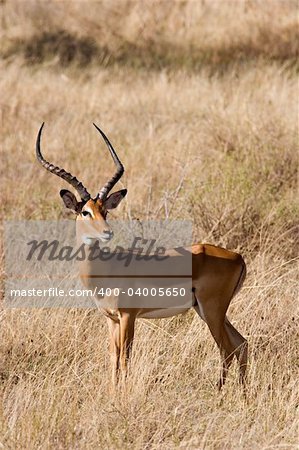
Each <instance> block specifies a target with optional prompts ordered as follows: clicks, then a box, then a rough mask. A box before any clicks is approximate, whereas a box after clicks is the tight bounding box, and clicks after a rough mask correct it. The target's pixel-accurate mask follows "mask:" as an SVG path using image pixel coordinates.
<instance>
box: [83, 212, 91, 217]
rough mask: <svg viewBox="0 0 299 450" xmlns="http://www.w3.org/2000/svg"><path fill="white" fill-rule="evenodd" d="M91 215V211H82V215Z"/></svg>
mask: <svg viewBox="0 0 299 450" xmlns="http://www.w3.org/2000/svg"><path fill="white" fill-rule="evenodd" d="M90 215H91V214H90V212H88V211H82V216H84V217H88V216H90Z"/></svg>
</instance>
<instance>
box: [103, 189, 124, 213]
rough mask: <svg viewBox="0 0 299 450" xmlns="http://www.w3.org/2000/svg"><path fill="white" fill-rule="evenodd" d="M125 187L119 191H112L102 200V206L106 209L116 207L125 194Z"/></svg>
mask: <svg viewBox="0 0 299 450" xmlns="http://www.w3.org/2000/svg"><path fill="white" fill-rule="evenodd" d="M127 192H128V191H127V189H122V190H121V191H117V192H113V194H111V195H109V197H108V198H107V199H106V200H105V202H104V207H105V208H106V209H114V208H116V207H117V206H118V205H119V203H120V202H121V201H122V199H123V198H124V197H125V196H126V195H127Z"/></svg>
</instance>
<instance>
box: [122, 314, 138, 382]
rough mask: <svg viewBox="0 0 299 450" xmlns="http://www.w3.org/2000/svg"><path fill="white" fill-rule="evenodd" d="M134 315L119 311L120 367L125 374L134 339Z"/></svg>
mask: <svg viewBox="0 0 299 450" xmlns="http://www.w3.org/2000/svg"><path fill="white" fill-rule="evenodd" d="M135 319H136V317H135V315H134V314H132V313H130V312H121V313H120V369H121V372H122V374H123V378H125V376H126V371H127V363H128V360H129V358H130V354H131V350H132V344H133V339H134V327H135Z"/></svg>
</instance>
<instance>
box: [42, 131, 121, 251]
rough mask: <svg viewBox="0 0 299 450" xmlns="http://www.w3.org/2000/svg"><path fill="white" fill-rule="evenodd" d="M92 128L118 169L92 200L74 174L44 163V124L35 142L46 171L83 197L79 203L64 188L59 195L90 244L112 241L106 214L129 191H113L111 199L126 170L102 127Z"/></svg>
mask: <svg viewBox="0 0 299 450" xmlns="http://www.w3.org/2000/svg"><path fill="white" fill-rule="evenodd" d="M93 125H94V126H95V128H96V129H97V130H98V131H99V133H100V134H101V136H102V137H103V139H104V141H105V143H106V145H107V147H108V150H109V152H110V154H111V156H112V159H113V161H114V163H115V166H116V172H115V174H114V175H113V176H112V177H111V178H110V179H109V180H108V181H107V183H106V184H104V186H103V187H102V188H101V189H100V191H99V192H98V193H97V195H96V197H95V198H91V196H90V194H89V192H88V191H87V189H86V188H85V187H84V185H83V184H82V183H81V182H80V181H79V180H78V179H77V178H76V177H74V176H73V175H72V174H71V173H68V172H66V171H65V170H64V169H60V168H59V167H58V166H54V165H53V164H51V163H49V162H48V161H46V160H45V158H44V157H43V155H42V153H41V148H40V141H41V135H42V130H43V127H44V123H43V124H42V126H41V127H40V130H39V132H38V135H37V140H36V157H37V160H38V161H39V162H40V163H41V165H42V166H43V167H44V168H45V169H46V170H48V171H49V172H51V173H53V174H54V175H57V176H58V177H60V178H62V179H63V180H65V181H67V182H68V183H69V184H70V185H71V186H73V188H75V190H76V191H77V193H78V194H79V195H80V201H78V200H77V198H76V196H75V195H74V194H73V193H72V192H70V191H68V190H67V189H62V190H61V191H60V196H61V198H62V200H63V202H64V204H65V206H66V207H67V208H69V209H71V210H72V211H73V212H74V213H75V214H76V217H77V224H78V225H79V229H80V235H81V239H82V241H83V242H84V243H85V244H87V245H92V243H93V242H94V240H100V241H102V242H108V241H110V239H112V237H113V231H112V230H111V228H110V226H109V224H108V223H107V221H106V217H107V213H108V211H109V210H110V209H114V208H116V207H117V206H118V205H119V203H120V202H121V200H122V199H123V198H124V197H125V195H126V194H127V190H126V189H121V190H120V191H117V192H113V193H112V194H110V195H109V196H108V194H109V192H110V191H111V189H112V188H113V187H114V186H115V184H116V183H117V182H118V181H119V180H120V178H121V176H122V175H123V173H124V167H123V165H122V163H121V162H120V160H119V158H118V156H117V154H116V152H115V150H114V148H113V147H112V144H111V143H110V141H109V139H108V138H107V136H106V135H105V134H104V133H103V131H102V130H101V129H100V128H99V127H97V126H96V125H95V124H93ZM77 230H78V228H77Z"/></svg>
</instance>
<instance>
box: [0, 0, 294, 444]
mask: <svg viewBox="0 0 299 450" xmlns="http://www.w3.org/2000/svg"><path fill="white" fill-rule="evenodd" d="M81 5H82V3H79V2H71V3H67V2H55V4H54V3H53V2H19V3H17V2H3V4H2V5H1V8H2V11H4V12H5V15H4V16H3V20H2V22H3V27H2V31H1V33H2V36H1V37H3V39H4V40H3V42H4V44H5V45H4V47H5V48H4V50H5V52H4V53H5V54H6V57H5V59H3V60H2V61H1V71H2V76H1V81H0V86H1V88H0V89H1V109H2V146H1V147H2V148H1V150H2V166H1V183H2V186H1V205H0V208H1V217H2V218H3V219H19V218H24V219H31V220H35V219H55V218H61V217H66V213H65V212H64V210H63V208H62V204H61V200H60V198H59V195H58V191H59V189H60V187H61V186H63V182H62V181H61V182H60V181H59V182H58V180H57V179H55V177H51V176H50V175H48V174H47V173H45V172H44V171H43V170H41V169H40V167H39V166H38V165H37V163H36V162H35V157H34V144H35V137H36V133H37V130H38V128H39V126H40V123H41V122H42V121H45V122H46V127H45V130H44V140H43V148H44V153H45V155H46V156H47V157H48V158H49V159H51V160H53V162H55V163H56V164H58V165H61V166H64V167H65V168H66V169H68V170H70V171H71V172H74V173H75V174H76V175H77V176H78V177H79V178H82V180H83V181H84V183H85V184H86V185H87V187H88V188H89V189H90V190H91V191H92V192H93V193H94V192H96V191H97V189H98V188H99V186H100V185H101V183H102V182H103V180H105V178H106V177H107V176H109V175H110V173H111V170H112V163H111V162H110V161H107V158H106V153H105V148H104V146H103V144H102V143H101V141H99V138H98V136H97V134H96V133H95V131H94V130H93V128H92V126H91V123H92V121H95V122H96V123H98V124H99V125H100V126H101V127H102V128H103V129H104V130H105V131H106V132H107V134H108V135H109V137H110V138H111V140H112V142H113V143H114V144H115V147H116V148H117V149H118V151H119V154H120V156H121V157H122V160H123V162H124V164H125V168H126V175H125V177H124V181H123V183H124V185H125V186H126V187H127V188H128V189H129V195H128V198H127V200H126V202H124V203H123V204H122V206H121V207H119V210H118V211H117V212H116V213H115V214H114V216H115V217H120V218H126V219H130V218H132V217H139V218H140V219H146V218H158V217H159V218H163V217H169V218H178V217H179V218H182V217H184V218H189V219H191V220H193V223H194V240H200V241H209V242H211V243H216V244H220V245H223V246H227V247H229V248H232V249H235V250H239V251H241V252H242V254H244V255H245V258H246V261H247V264H248V277H247V281H246V283H245V286H244V288H243V289H242V291H241V293H240V294H239V295H238V297H237V298H236V299H235V300H234V301H233V304H232V306H231V308H230V310H229V316H230V317H231V319H232V321H233V323H234V324H235V325H236V327H237V328H238V330H240V331H241V333H242V334H244V335H245V336H246V337H247V338H248V341H249V346H250V354H249V361H250V364H249V370H248V372H249V373H248V399H247V402H245V400H244V398H243V396H242V392H241V389H240V388H239V386H238V384H237V374H236V367H234V368H233V369H232V371H231V373H230V376H229V380H228V383H227V386H225V389H224V390H223V392H222V393H221V394H218V393H217V391H216V389H215V382H216V380H217V378H218V373H219V368H220V361H219V356H218V351H217V349H216V346H215V345H214V343H213V341H212V338H211V336H210V334H209V332H208V331H207V329H206V327H205V325H204V324H203V323H201V322H200V321H199V319H198V318H197V317H196V316H195V314H193V313H192V312H190V313H188V314H187V315H185V316H182V317H177V318H173V319H171V320H159V321H142V320H140V321H139V322H138V326H137V332H136V341H135V344H134V355H133V360H132V363H131V367H130V373H129V377H128V380H127V383H126V385H125V386H123V388H122V391H119V393H118V395H117V396H115V397H114V398H111V396H110V395H109V394H108V384H109V360H108V352H107V338H106V335H107V333H106V324H105V322H104V320H103V319H102V318H101V316H100V315H99V314H98V313H97V312H95V311H81V310H71V311H65V310H32V311H29V310H5V309H4V310H2V312H1V316H0V317H1V341H0V342H1V344H0V355H1V359H0V376H1V388H0V395H1V398H2V407H1V410H0V411H1V412H0V415H1V420H0V430H1V431H0V433H1V435H0V446H1V445H2V446H3V448H22V449H23V448H26V449H27V448H28V449H29V448H30V449H32V448H42V449H44V448H57V449H71V448H72V449H73V448H80V449H81V448H111V449H118V448H128V449H129V448H130V449H132V448H136V449H141V448H142V449H143V448H151V449H169V448H179V447H180V448H187V449H190V448H192V449H198V448H211V449H223V448H227V449H231V448H233V449H239V448H245V449H252V448H258V449H275V448H280V449H290V448H295V447H296V445H297V444H298V422H297V421H296V409H297V408H298V388H297V386H296V382H297V375H298V351H297V342H298V329H297V327H296V321H297V319H298V310H297V295H298V284H296V283H297V279H296V278H297V275H298V272H297V265H296V257H297V255H298V237H297V236H298V235H297V233H298V227H297V224H298V206H297V202H296V171H297V163H298V161H297V150H298V128H297V118H298V100H297V99H298V84H297V76H296V75H297V74H296V67H295V66H294V57H295V55H296V52H297V44H296V39H295V38H296V36H295V35H296V34H297V30H296V28H295V25H296V8H297V5H296V3H295V2H291V1H281V2H278V1H275V2H274V1H273V2H256V1H252V2H238V3H234V7H232V5H231V3H230V2H223V3H221V6H220V3H216V2H175V3H169V2H151V3H149V4H148V5H147V6H144V7H143V6H141V3H137V2H131V1H130V2H129V1H126V2H115V1H114V2H103V3H101V4H99V3H92V4H91V5H92V6H90V7H89V8H82V7H81ZM62 12H64V13H66V12H68V14H67V16H65V18H64V19H63V20H62V19H61V15H60V14H61V13H62ZM104 24H105V27H104ZM282 29H284V30H288V31H286V32H285V34H283V33H281V30H282ZM38 30H43V33H53V35H55V36H57V31H59V30H64V33H66V34H65V35H68V36H71V41H72V39H73V38H74V37H76V39H75V38H74V39H75V40H74V42H75V43H78V42H80V41H78V40H79V39H92V42H93V44H92V45H94V46H95V48H96V49H99V48H100V47H101V48H104V47H105V48H106V49H107V50H106V51H107V54H108V55H112V56H111V58H112V59H113V58H114V59H113V64H111V63H108V62H107V61H105V60H104V61H103V60H101V59H100V58H98V55H97V54H96V53H95V55H97V56H93V57H92V58H91V61H89V62H88V64H87V62H86V61H85V62H83V63H82V61H80V54H79V56H78V53H76V52H75V53H74V55H75V56H74V57H73V59H71V60H70V61H69V62H68V63H67V64H65V63H64V61H63V60H62V59H61V57H60V49H61V47H60V45H59V46H58V47H56V50H55V47H54V50H53V47H51V46H50V47H48V48H47V51H45V53H41V54H42V55H44V56H42V57H40V58H37V59H36V60H35V64H34V65H33V66H31V65H30V64H28V58H27V59H26V54H25V53H24V48H27V49H28V48H29V47H28V45H29V43H30V42H31V44H32V43H33V42H34V39H35V38H34V39H32V37H35V36H37V34H38V33H39V35H41V32H40V31H38ZM292 30H293V31H292ZM261 36H266V37H265V38H264V40H262V39H261ZM290 36H291V37H290ZM21 40H22V42H23V44H22V45H20V41H21ZM267 40H268V41H267ZM55 42H56V41H55ZM248 42H249V43H250V46H249V47H248V46H247V47H246V45H245V43H247V44H248ZM265 42H266V43H265ZM267 42H268V43H267ZM282 42H285V43H287V44H285V45H282ZM16 43H17V44H18V45H17V46H16ZM126 43H127V44H126ZM128 43H129V44H130V45H131V47H130V46H128V47H126V48H125V52H124V51H123V50H122V49H124V45H125V44H126V45H128ZM151 43H152V44H153V47H154V49H159V51H156V50H155V51H153V52H149V51H148V48H149V44H151ZM133 44H134V46H135V47H136V45H137V47H138V48H139V49H142V52H141V53H136V54H134V53H133V54H132V55H131V54H130V51H128V48H129V49H132V45H133ZM166 44H167V45H166ZM168 44H169V45H168ZM170 44H171V46H170ZM47 45H48V44H47ZM55 45H57V42H56V44H55ZM26 46H27V47H26ZM267 46H268V47H267ZM135 47H134V48H135ZM80 48H81V47H80ZM174 48H182V49H183V50H184V49H185V50H186V51H187V55H191V56H188V58H187V57H186V58H185V59H184V58H183V59H182V58H181V59H180V58H178V57H177V56H173V55H172V54H171V49H174ZM233 48H238V49H241V50H240V51H239V50H238V51H236V53H234V51H232V50H231V49H233ZM252 48H254V49H255V50H254V51H253V50H252ZM267 48H271V49H270V50H269V52H268V50H267ZM20 49H21V50H20ZM207 49H210V50H209V51H210V53H208V51H207ZM211 49H212V50H211ZM138 51H139V50H138ZM122 52H123V53H122ZM159 52H161V54H160V53H159ZM168 52H170V53H168ZM246 52H247V53H246ZM271 52H272V53H271ZM4 53H2V54H4ZM8 53H9V56H8ZM162 53H163V55H162ZM183 53H184V52H181V53H180V54H181V55H182V54H183ZM83 54H84V52H83ZM180 54H179V55H180ZM203 54H205V55H209V56H206V57H205V58H202V59H200V67H199V66H197V65H196V64H193V63H192V61H195V62H196V61H199V60H198V58H199V56H198V55H203ZM119 55H120V56H119ZM124 55H125V56H124ZM136 55H137V56H136ZM140 55H142V56H140ZM153 55H154V56H153ZM161 55H162V56H161ZM167 55H168V56H167ZM169 55H170V56H169ZM194 55H195V56H194ZM215 55H216V56H215ZM217 55H218V56H217ZM219 55H220V56H219ZM223 55H226V56H223ZM240 55H241V56H240ZM246 55H248V58H246ZM267 55H269V57H267ZM232 57H233V58H232ZM136 58H137V59H136ZM217 58H218V59H217ZM29 60H30V59H29ZM133 60H134V61H135V62H134V61H133ZM30 61H31V63H32V60H30ZM132 61H133V62H132ZM136 61H137V62H136ZM153 61H155V64H153ZM157 61H158V62H157ZM159 61H162V63H161V64H160V63H159ZM165 61H166V62H165ZM173 61H175V63H174V62H173ZM156 62H157V64H156ZM159 64H160V65H161V67H162V68H161V69H159V67H160V65H159ZM82 65H83V66H84V67H82ZM149 68H154V70H149ZM211 68H212V70H211ZM198 69H200V70H198ZM3 258H4V256H2V258H1V259H2V260H3ZM2 267H3V266H2ZM2 275H4V269H3V268H2Z"/></svg>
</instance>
